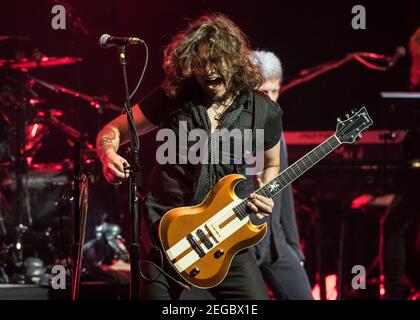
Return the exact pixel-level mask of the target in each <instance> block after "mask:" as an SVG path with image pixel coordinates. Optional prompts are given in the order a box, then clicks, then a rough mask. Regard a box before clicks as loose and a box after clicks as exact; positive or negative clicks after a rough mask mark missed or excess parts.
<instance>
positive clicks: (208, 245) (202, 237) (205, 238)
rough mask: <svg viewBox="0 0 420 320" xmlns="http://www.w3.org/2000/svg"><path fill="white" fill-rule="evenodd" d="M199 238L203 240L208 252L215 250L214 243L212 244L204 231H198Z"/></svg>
mask: <svg viewBox="0 0 420 320" xmlns="http://www.w3.org/2000/svg"><path fill="white" fill-rule="evenodd" d="M197 236H198V238H199V239H200V240H201V242H202V243H203V244H204V245H205V246H206V248H207V249H208V250H210V249H211V248H213V243H211V241H210V239H209V238H208V237H207V236H206V234H205V233H204V231H203V230H201V229H198V230H197Z"/></svg>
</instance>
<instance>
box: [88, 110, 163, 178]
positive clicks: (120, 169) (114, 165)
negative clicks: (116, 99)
mask: <svg viewBox="0 0 420 320" xmlns="http://www.w3.org/2000/svg"><path fill="white" fill-rule="evenodd" d="M133 118H134V123H135V125H136V128H137V132H138V134H139V135H142V134H144V133H146V132H148V131H150V130H152V129H154V128H155V125H154V124H153V123H151V122H150V121H149V120H148V119H147V118H146V117H145V116H144V114H143V112H141V110H140V108H139V106H138V105H135V106H134V107H133ZM129 138H130V137H129V129H128V125H127V116H126V115H125V114H122V115H120V116H119V117H117V118H115V119H114V120H112V121H111V122H110V123H108V124H107V125H105V127H103V129H102V130H101V131H100V132H99V133H98V135H97V137H96V152H97V154H98V157H99V159H100V160H101V162H102V169H103V173H104V176H105V178H106V179H107V180H108V181H109V182H112V183H118V182H120V181H122V180H124V179H125V178H127V176H126V175H125V172H124V163H125V164H127V165H128V161H127V160H125V159H124V158H123V157H121V156H119V155H118V154H117V151H118V148H119V146H120V145H121V144H124V143H126V142H128V140H129Z"/></svg>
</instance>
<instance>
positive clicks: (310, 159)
mask: <svg viewBox="0 0 420 320" xmlns="http://www.w3.org/2000/svg"><path fill="white" fill-rule="evenodd" d="M339 145H341V142H340V140H338V138H337V137H336V136H335V135H332V136H331V137H329V138H328V139H327V140H325V141H324V142H323V143H321V144H320V145H319V146H317V147H315V148H314V149H313V150H312V151H310V152H308V153H307V154H306V155H304V156H303V157H302V158H300V159H299V160H297V161H296V162H295V163H293V164H292V165H291V166H289V167H287V168H286V169H285V170H283V171H282V172H281V173H280V174H279V175H278V176H277V177H275V178H274V179H273V180H271V181H270V182H269V183H267V184H266V185H265V186H263V187H261V188H259V189H258V190H256V191H255V193H256V194H259V195H262V196H264V197H267V198H272V197H274V196H275V195H276V194H277V193H279V192H280V191H281V190H283V189H284V188H286V187H287V186H288V185H289V184H291V183H292V182H293V181H294V180H296V179H297V178H299V177H300V176H301V175H302V174H304V173H305V172H306V171H308V170H309V169H310V168H312V167H313V166H314V165H315V164H316V163H318V162H319V161H321V160H322V159H323V158H325V157H326V156H327V155H328V154H330V153H331V152H332V151H333V150H334V149H336V148H337V147H338V146H339ZM245 206H246V200H245V201H243V202H242V203H241V204H240V205H238V206H237V208H236V209H237V215H238V216H239V217H240V218H244V217H245V216H247V215H248V213H247V210H246V208H245Z"/></svg>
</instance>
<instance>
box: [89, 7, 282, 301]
mask: <svg viewBox="0 0 420 320" xmlns="http://www.w3.org/2000/svg"><path fill="white" fill-rule="evenodd" d="M163 68H164V70H165V73H166V80H165V81H164V83H163V84H162V85H161V86H160V87H158V88H157V89H156V90H154V91H153V92H152V93H151V94H150V95H148V96H147V97H146V98H145V99H144V100H143V101H141V103H139V104H136V105H135V106H133V117H134V122H135V124H136V127H137V130H138V132H139V134H140V135H141V134H144V133H146V132H148V131H150V130H152V129H154V128H156V127H159V128H160V130H159V132H158V133H157V140H158V141H162V142H163V143H161V145H160V146H159V147H158V150H157V154H156V163H155V166H154V169H153V172H152V174H151V177H150V179H149V183H148V185H147V194H146V203H145V205H146V216H145V219H146V225H147V229H148V232H147V233H143V240H144V241H145V242H146V239H147V238H148V237H147V236H150V238H149V239H148V240H147V242H150V243H149V244H150V245H148V244H147V243H142V245H143V248H144V250H143V253H144V254H145V255H146V257H145V259H146V260H147V261H153V262H154V263H155V264H158V265H159V264H161V263H163V264H164V267H163V269H164V270H165V273H162V272H161V270H160V269H159V268H156V266H155V265H153V264H151V263H143V264H142V271H143V273H144V275H145V277H144V279H143V283H142V296H143V298H145V299H177V298H178V297H179V295H180V293H181V291H182V287H181V286H179V284H178V283H177V282H176V281H174V279H173V278H176V277H177V275H176V274H175V273H174V272H173V270H172V269H171V268H170V267H169V266H168V265H167V263H166V262H165V261H163V262H162V261H161V256H162V253H161V252H160V251H159V250H160V249H158V247H157V243H158V239H157V237H158V235H157V229H158V225H159V221H160V218H161V217H162V216H163V215H164V214H165V213H166V212H167V211H168V210H170V209H172V208H175V207H181V206H188V205H193V204H197V203H200V202H202V201H203V200H204V198H205V196H206V195H207V193H208V192H209V191H210V190H211V189H212V188H213V187H214V185H215V183H216V182H217V181H218V180H219V179H220V178H222V177H223V176H225V175H227V174H231V173H240V174H243V175H246V176H247V179H246V180H245V181H243V182H242V183H240V184H239V185H238V186H237V188H236V190H235V191H236V193H237V194H238V195H242V196H248V195H249V194H250V193H251V195H250V201H248V203H247V207H248V210H250V211H252V212H254V213H255V215H254V217H257V218H259V219H263V218H264V217H266V216H268V215H269V214H270V213H271V212H272V209H273V206H274V202H273V201H272V200H271V199H269V198H266V197H263V196H260V195H256V194H253V193H252V191H253V190H254V188H255V184H254V182H255V181H256V185H257V186H260V185H263V184H265V183H267V182H268V181H270V180H272V179H273V178H274V177H275V176H277V175H278V173H279V170H280V162H279V156H278V155H279V152H280V136H281V132H282V127H281V114H282V111H281V109H280V107H279V106H278V105H277V104H276V103H274V102H272V101H271V100H270V99H269V98H268V97H266V96H265V95H263V94H259V93H257V92H254V91H253V88H256V87H258V86H259V85H260V84H261V83H262V80H263V77H262V74H261V71H260V69H259V68H258V67H257V66H256V65H255V64H254V63H253V62H252V61H251V50H250V48H249V44H248V42H247V40H246V37H245V35H244V34H243V33H242V31H241V30H240V29H239V28H238V27H237V26H236V25H235V24H234V23H233V22H232V21H231V20H229V19H228V18H226V17H225V16H223V15H220V14H214V15H210V16H203V17H201V18H199V19H197V20H196V21H193V22H192V23H190V24H189V25H188V26H187V28H186V29H185V30H183V31H181V32H180V33H178V34H177V35H176V36H175V37H174V38H173V40H172V41H171V42H170V43H169V44H168V46H167V47H166V49H165V56H164V62H163ZM198 129H200V130H201V132H204V134H205V138H207V141H208V142H207V143H206V145H207V146H208V147H209V150H210V152H207V153H203V154H201V153H200V160H201V161H200V162H199V163H198V164H197V163H196V162H195V161H192V159H191V154H193V153H194V152H193V151H195V152H196V149H195V148H196V147H197V145H196V143H195V142H194V141H190V139H188V140H187V141H185V139H186V137H190V136H191V133H193V132H194V133H197V132H198V131H197V130H198ZM217 129H220V130H221V129H226V130H228V131H230V132H233V130H234V129H237V130H236V132H240V133H241V134H242V138H244V135H245V132H246V131H247V130H252V137H253V138H255V139H257V141H258V135H257V134H256V133H257V132H258V129H260V130H264V131H263V132H264V137H263V138H264V140H263V141H262V143H260V144H258V143H256V146H255V147H254V148H251V150H249V149H247V148H239V149H237V148H230V150H229V151H228V152H226V150H225V149H222V148H221V147H220V145H219V141H218V140H216V139H213V134H214V133H215V132H216V131H217ZM128 137H129V135H128V128H127V124H126V117H125V116H124V115H122V116H120V117H118V118H116V119H114V120H113V121H111V122H110V123H109V124H107V125H106V126H105V127H104V128H103V129H102V130H101V131H100V132H99V134H98V136H97V152H98V156H99V158H100V159H101V161H102V164H103V172H104V175H105V177H106V179H107V180H108V181H109V182H112V183H121V181H123V180H124V179H126V174H125V172H124V165H127V160H125V159H124V158H122V157H121V156H119V155H118V154H117V151H118V147H119V145H120V144H122V143H125V142H127V140H128ZM214 140H215V141H216V143H214ZM234 142H235V141H234ZM259 148H260V149H261V148H262V149H263V150H262V151H263V152H262V156H259V154H258V150H259ZM162 150H163V152H161V151H162ZM215 150H219V151H221V152H219V153H220V155H221V156H222V158H223V160H224V161H219V160H220V156H219V157H218V158H215V157H214V154H215ZM237 150H240V152H239V153H238V152H237ZM252 155H254V156H255V159H256V163H250V162H249V161H247V159H248V160H249V159H250V158H252ZM226 159H228V160H230V161H225V160H226ZM206 160H207V161H206ZM215 160H216V161H215ZM238 160H240V161H238ZM259 167H260V168H261V170H258V168H259ZM253 171H254V172H253ZM251 172H253V174H252V173H251ZM143 261H144V259H143ZM177 280H179V278H178V279H177ZM210 291H211V292H212V293H213V295H215V296H216V298H218V299H267V298H268V296H267V293H266V291H265V287H264V281H263V279H262V276H261V273H260V272H259V269H258V266H257V265H256V262H255V259H254V258H253V257H252V255H251V254H250V253H249V251H248V250H244V251H242V252H240V253H238V254H237V255H236V256H235V258H234V259H233V262H232V265H231V268H230V270H229V273H228V275H227V276H226V278H225V279H224V280H223V282H222V283H221V284H220V285H218V286H217V287H215V288H213V289H211V290H210Z"/></svg>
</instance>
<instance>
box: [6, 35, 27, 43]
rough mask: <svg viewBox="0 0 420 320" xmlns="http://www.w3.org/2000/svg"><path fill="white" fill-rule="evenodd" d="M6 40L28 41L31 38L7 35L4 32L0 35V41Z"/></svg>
mask: <svg viewBox="0 0 420 320" xmlns="http://www.w3.org/2000/svg"><path fill="white" fill-rule="evenodd" d="M6 40H16V41H29V40H31V39H30V38H28V37H23V36H9V35H6V34H2V35H0V42H1V41H6Z"/></svg>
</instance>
